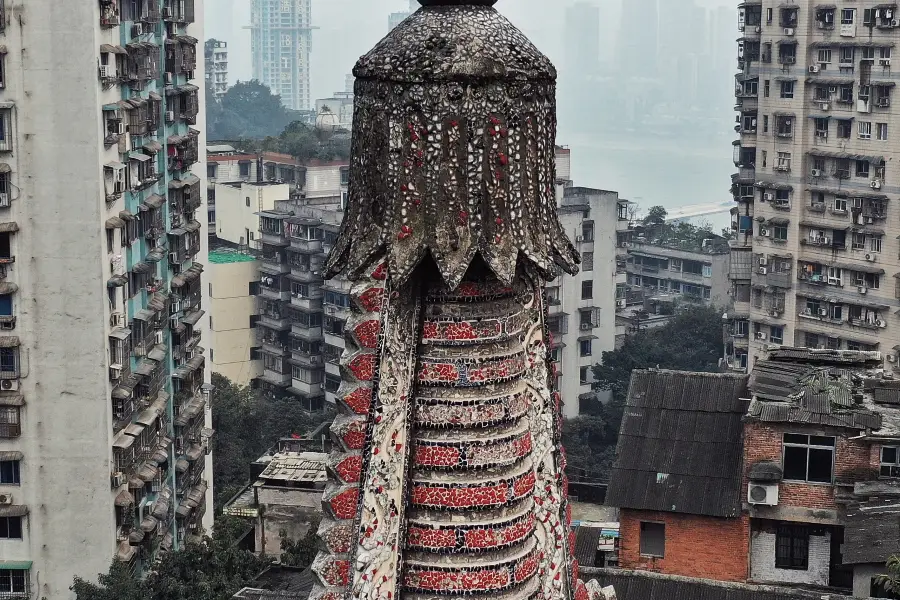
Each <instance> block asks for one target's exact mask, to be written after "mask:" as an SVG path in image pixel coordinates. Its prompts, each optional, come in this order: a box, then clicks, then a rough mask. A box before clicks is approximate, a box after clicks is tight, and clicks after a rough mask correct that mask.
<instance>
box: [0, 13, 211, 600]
mask: <svg viewBox="0 0 900 600" xmlns="http://www.w3.org/2000/svg"><path fill="white" fill-rule="evenodd" d="M5 6H6V9H7V10H9V11H10V12H9V13H3V11H2V10H0V13H2V14H0V28H2V27H3V25H4V24H9V25H7V26H6V27H5V28H3V29H2V31H0V37H2V38H3V42H2V43H3V44H4V49H5V51H4V53H3V54H2V55H0V60H2V62H3V65H2V75H3V82H2V89H0V122H2V129H0V131H2V133H0V294H2V295H0V328H2V330H3V331H2V335H0V498H2V500H0V518H2V519H0V520H2V521H3V528H2V535H0V595H2V596H4V597H10V598H47V600H63V599H68V598H70V597H71V592H70V591H69V586H70V585H71V584H72V579H73V576H75V575H78V576H82V577H85V578H88V579H92V578H94V577H96V574H97V573H99V572H105V571H106V570H107V569H108V567H109V562H110V560H111V559H112V558H113V557H116V558H117V559H118V560H120V561H122V562H125V563H127V564H128V565H129V566H130V567H131V568H132V569H133V570H135V571H140V570H143V569H144V568H145V567H147V566H148V565H149V564H151V562H152V561H153V560H154V558H155V557H156V555H157V554H158V553H159V552H160V551H164V550H167V549H177V548H179V547H181V546H182V545H183V544H184V542H185V540H186V539H187V538H188V537H189V536H192V535H197V534H199V533H201V528H202V527H207V526H209V525H210V524H211V519H212V510H211V509H212V507H211V493H212V487H211V483H212V482H211V457H210V456H208V452H207V440H208V436H209V434H210V430H209V429H207V427H208V426H209V424H210V418H211V417H210V413H209V411H208V410H207V409H206V408H205V407H206V394H208V391H209V388H208V387H207V386H206V385H205V382H206V381H207V380H208V378H207V376H206V374H205V370H204V349H203V346H205V345H206V344H204V343H203V341H202V340H203V337H204V335H203V327H202V325H203V322H202V321H201V317H202V316H203V309H202V306H203V302H202V298H203V297H204V296H205V292H204V287H203V286H202V285H201V273H202V271H203V265H202V264H201V263H200V262H197V261H198V259H201V258H202V257H203V256H204V255H205V254H206V236H205V235H203V231H202V223H201V221H199V220H198V219H197V218H195V217H196V216H198V215H202V214H203V211H204V208H203V200H202V195H201V193H200V190H201V189H202V180H201V177H200V176H198V175H195V174H193V173H192V168H193V165H195V163H197V162H198V161H200V160H202V150H201V148H203V147H204V146H203V138H204V134H203V132H202V129H200V128H198V127H196V124H197V123H202V122H203V114H202V112H203V109H202V107H203V91H202V88H200V87H198V85H197V83H198V82H202V81H203V65H202V62H199V63H198V60H197V43H198V38H200V39H202V24H201V23H195V16H196V17H197V18H199V16H200V15H202V14H203V2H202V0H182V1H173V0H135V1H130V2H122V3H119V2H117V1H115V0H101V1H99V2H93V3H90V2H62V3H60V2H52V1H49V0H35V1H33V2H28V3H27V4H21V3H19V4H16V6H15V12H14V13H13V12H11V11H12V5H11V4H10V3H6V5H5ZM0 8H2V6H0ZM13 17H14V21H10V20H9V19H11V18H13ZM11 23H14V25H12V24H11ZM61 39H64V40H65V44H64V46H60V40H61ZM200 175H201V176H202V173H200ZM207 507H208V509H207Z"/></svg>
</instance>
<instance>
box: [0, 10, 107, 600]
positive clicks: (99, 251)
mask: <svg viewBox="0 0 900 600" xmlns="http://www.w3.org/2000/svg"><path fill="white" fill-rule="evenodd" d="M6 11H7V14H6V18H7V27H6V30H5V31H4V36H3V37H4V40H3V43H4V44H5V45H6V48H7V50H8V53H7V54H6V55H5V57H4V58H5V74H6V81H5V86H4V89H3V90H2V93H0V101H3V102H14V103H15V108H14V109H13V111H12V117H11V121H12V128H13V132H12V133H13V140H14V141H13V151H12V152H11V153H4V154H2V155H0V162H3V163H7V164H9V165H10V166H11V168H12V183H13V184H14V186H15V187H14V188H13V194H12V206H11V207H10V208H0V221H3V222H6V221H16V222H18V223H19V225H20V231H19V232H18V233H16V234H14V236H13V242H12V247H13V252H14V253H15V255H16V259H17V260H16V262H15V263H14V264H13V265H10V267H9V269H8V276H7V281H10V282H13V283H15V284H16V285H18V286H19V291H18V293H17V294H16V295H15V298H14V312H15V315H16V317H17V323H16V327H15V330H14V331H11V332H8V333H7V332H4V334H6V335H16V336H18V337H19V338H20V340H21V343H22V346H21V348H20V357H21V376H22V379H21V380H20V385H21V388H20V389H21V393H22V394H23V395H24V397H25V402H26V406H25V407H24V408H23V409H22V411H21V421H22V437H21V438H18V439H11V440H6V439H2V440H0V451H4V450H18V451H21V452H22V453H23V454H24V456H25V458H24V460H23V461H22V464H21V467H22V470H21V478H22V485H21V486H19V487H16V488H8V489H3V490H2V491H3V492H11V493H12V496H13V501H14V503H16V504H25V505H27V506H28V507H29V508H30V511H31V512H30V515H29V516H28V517H27V518H26V532H25V539H24V540H23V541H6V540H4V541H0V558H2V559H3V560H32V561H34V564H33V567H32V571H31V590H32V595H31V597H32V598H42V597H46V598H47V599H48V600H60V599H63V598H70V597H71V596H72V594H71V592H69V589H68V588H69V586H70V585H72V578H73V576H74V575H81V576H84V577H86V578H89V579H90V578H94V577H96V574H97V573H98V572H101V571H106V570H107V568H108V567H109V562H110V559H111V557H112V555H113V552H114V548H115V546H114V541H115V530H114V523H113V519H112V517H113V493H112V491H111V488H110V479H109V477H110V470H111V469H110V466H111V465H110V463H111V458H112V457H111V448H110V437H111V431H112V420H111V419H112V417H111V405H110V402H109V392H110V387H109V383H108V374H107V368H106V365H107V347H106V330H107V323H108V317H109V309H108V304H107V300H106V283H105V282H106V277H107V276H108V274H109V269H110V267H109V261H108V259H107V254H106V248H105V231H104V226H103V222H104V220H105V219H106V212H107V207H106V205H105V202H104V193H103V184H102V180H101V167H100V165H101V164H102V162H103V161H104V160H108V159H114V160H115V159H118V155H117V154H116V152H115V149H114V148H113V149H112V151H106V150H104V148H103V142H102V137H101V131H102V126H101V121H100V117H101V115H100V112H101V111H100V106H101V105H102V104H103V103H104V101H113V98H115V97H116V94H114V93H113V92H105V93H104V92H101V90H100V86H99V83H98V81H97V57H98V52H99V45H100V44H101V43H112V44H118V43H119V38H118V31H115V30H110V31H101V30H100V29H99V7H98V4H97V3H96V2H94V3H90V2H64V3H59V2H54V1H51V0H34V1H30V2H7V3H6ZM107 98H109V100H107ZM110 157H115V158H110ZM117 204H120V205H121V206H120V207H114V208H115V210H121V208H124V205H122V201H121V200H120V201H119V202H118V203H117ZM86 550H87V551H86Z"/></svg>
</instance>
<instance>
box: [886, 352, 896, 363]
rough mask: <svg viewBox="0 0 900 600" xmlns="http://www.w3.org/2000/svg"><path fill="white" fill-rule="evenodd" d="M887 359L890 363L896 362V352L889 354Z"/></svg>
mask: <svg viewBox="0 0 900 600" xmlns="http://www.w3.org/2000/svg"><path fill="white" fill-rule="evenodd" d="M887 360H888V362H889V363H895V362H897V355H896V354H888V355H887Z"/></svg>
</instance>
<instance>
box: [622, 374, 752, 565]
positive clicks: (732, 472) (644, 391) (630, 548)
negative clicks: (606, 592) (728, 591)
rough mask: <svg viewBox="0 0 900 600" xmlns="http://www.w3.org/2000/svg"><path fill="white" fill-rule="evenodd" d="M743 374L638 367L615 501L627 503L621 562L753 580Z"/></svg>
mask: <svg viewBox="0 0 900 600" xmlns="http://www.w3.org/2000/svg"><path fill="white" fill-rule="evenodd" d="M746 384H747V377H746V376H743V375H722V374H700V373H678V372H673V371H636V372H635V373H634V374H633V375H632V380H631V390H630V393H629V398H628V405H627V407H626V410H625V417H624V418H623V422H622V429H621V433H620V436H619V445H618V449H617V459H616V464H615V467H614V470H613V475H612V478H611V481H610V487H609V491H608V494H607V503H608V504H610V505H613V506H618V507H620V509H621V510H620V516H619V521H620V525H619V527H620V529H619V535H620V546H619V565H620V566H621V567H623V568H626V569H645V570H652V571H657V572H660V573H668V574H677V575H685V576H689V577H700V578H706V579H718V580H722V581H746V579H747V577H748V561H747V552H746V548H747V545H748V537H749V526H748V520H747V518H746V517H745V516H744V515H742V514H741V499H740V487H741V477H742V460H741V456H742V445H741V419H742V417H743V416H744V414H745V413H746V409H747V403H746V401H745V400H743V398H746V397H747V387H746Z"/></svg>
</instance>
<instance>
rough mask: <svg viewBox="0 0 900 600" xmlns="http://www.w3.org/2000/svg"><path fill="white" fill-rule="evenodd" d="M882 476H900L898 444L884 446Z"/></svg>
mask: <svg viewBox="0 0 900 600" xmlns="http://www.w3.org/2000/svg"><path fill="white" fill-rule="evenodd" d="M881 476H882V477H900V448H898V447H897V446H882V448H881Z"/></svg>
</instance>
